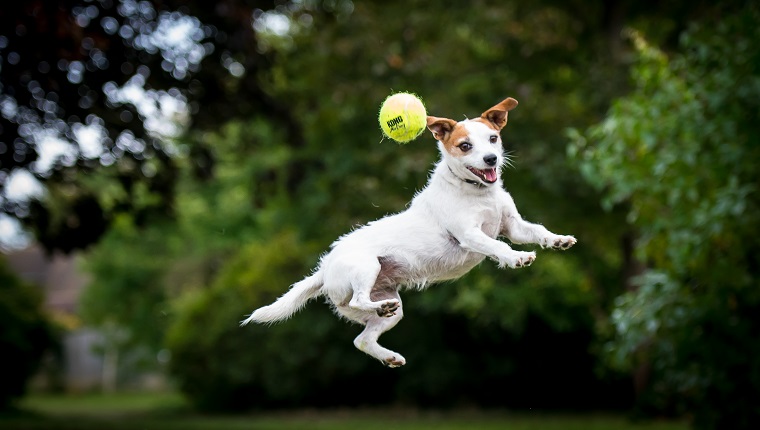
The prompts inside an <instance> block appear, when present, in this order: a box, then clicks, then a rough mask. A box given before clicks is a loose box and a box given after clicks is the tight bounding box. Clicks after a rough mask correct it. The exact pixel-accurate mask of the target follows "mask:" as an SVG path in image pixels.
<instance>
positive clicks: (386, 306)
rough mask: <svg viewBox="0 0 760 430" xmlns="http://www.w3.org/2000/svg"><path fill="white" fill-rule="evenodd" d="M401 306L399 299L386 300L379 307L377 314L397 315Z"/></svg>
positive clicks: (383, 315)
mask: <svg viewBox="0 0 760 430" xmlns="http://www.w3.org/2000/svg"><path fill="white" fill-rule="evenodd" d="M399 306H401V302H399V301H398V300H386V301H385V302H383V304H381V305H380V307H378V308H377V315H379V316H381V317H386V318H387V317H392V316H393V315H396V311H397V310H398V308H399Z"/></svg>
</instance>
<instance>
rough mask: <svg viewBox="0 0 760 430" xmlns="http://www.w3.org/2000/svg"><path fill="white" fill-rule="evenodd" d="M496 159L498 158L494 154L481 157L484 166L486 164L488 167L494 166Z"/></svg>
mask: <svg viewBox="0 0 760 430" xmlns="http://www.w3.org/2000/svg"><path fill="white" fill-rule="evenodd" d="M497 159H498V158H497V157H496V155H494V154H489V155H486V156H485V157H483V161H485V162H486V164H488V165H489V166H495V165H496V160H497Z"/></svg>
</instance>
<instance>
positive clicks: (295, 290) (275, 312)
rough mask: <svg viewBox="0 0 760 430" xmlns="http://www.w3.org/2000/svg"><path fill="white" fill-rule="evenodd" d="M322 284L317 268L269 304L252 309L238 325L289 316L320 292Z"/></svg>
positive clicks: (319, 271) (320, 273) (282, 318)
mask: <svg viewBox="0 0 760 430" xmlns="http://www.w3.org/2000/svg"><path fill="white" fill-rule="evenodd" d="M322 285H323V280H322V271H321V270H318V271H317V272H315V273H314V274H312V275H311V276H308V277H306V278H305V279H303V280H302V281H299V282H296V283H295V284H293V286H292V287H290V290H288V291H287V292H286V293H285V294H283V295H282V296H280V298H279V299H277V300H276V301H275V302H274V303H272V304H271V305H269V306H264V307H261V308H259V309H256V310H255V311H253V313H252V314H251V315H250V316H249V317H248V318H246V319H245V320H243V321H241V322H240V325H241V326H243V325H246V324H248V323H251V322H257V323H273V322H276V321H280V320H284V319H287V318H290V317H291V316H292V315H293V314H294V313H296V312H298V311H299V310H301V308H303V307H304V305H306V303H307V302H308V301H309V300H311V299H313V298H314V297H317V296H318V295H319V294H320V290H321V289H322Z"/></svg>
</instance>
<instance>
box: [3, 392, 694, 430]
mask: <svg viewBox="0 0 760 430" xmlns="http://www.w3.org/2000/svg"><path fill="white" fill-rule="evenodd" d="M20 407H21V411H20V412H19V413H14V414H11V415H0V429H8V430H43V429H44V430H59V429H60V430H96V429H98V430H100V429H108V430H122V429H138V430H175V429H176V430H180V429H182V430H236V429H248V430H293V429H310V430H311V429H314V430H323V429H324V430H328V429H329V430H344V429H345V430H349V429H350V430H354V429H362V430H375V429H376V430H388V429H394V430H395V429H400V430H405V429H408V430H412V429H414V430H425V429H431V430H432V429H435V430H464V429H478V430H479V429H483V430H490V429H494V430H495V429H500V430H686V429H687V428H688V427H687V426H686V425H685V424H683V423H678V422H668V421H656V422H646V423H632V422H630V421H628V420H626V419H625V418H624V417H621V416H615V415H606V414H578V415H576V414H547V413H542V412H530V411H523V412H519V413H510V412H493V411H489V412H482V411H472V410H461V411H449V412H431V411H413V410H400V409H382V410H329V411H318V410H300V411H295V412H277V413H262V414H251V415H229V416H227V415H224V416H219V415H199V414H197V413H193V412H191V411H190V410H189V409H188V408H187V406H186V404H185V402H184V401H183V400H182V398H181V397H180V396H178V395H176V394H115V395H109V396H100V395H87V396H67V397H66V396H55V397H51V396H30V397H27V398H26V399H24V400H23V401H22V402H21V404H20Z"/></svg>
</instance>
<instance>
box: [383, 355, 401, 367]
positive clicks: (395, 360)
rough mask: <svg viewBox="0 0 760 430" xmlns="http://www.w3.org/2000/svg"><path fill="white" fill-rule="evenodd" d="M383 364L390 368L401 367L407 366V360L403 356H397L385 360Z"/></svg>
mask: <svg viewBox="0 0 760 430" xmlns="http://www.w3.org/2000/svg"><path fill="white" fill-rule="evenodd" d="M383 364H384V365H386V366H388V367H401V366H403V365H405V364H406V359H404V357H402V356H401V355H399V354H396V355H394V356H392V357H388V358H386V359H385V360H383Z"/></svg>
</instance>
